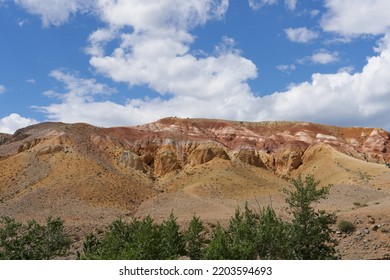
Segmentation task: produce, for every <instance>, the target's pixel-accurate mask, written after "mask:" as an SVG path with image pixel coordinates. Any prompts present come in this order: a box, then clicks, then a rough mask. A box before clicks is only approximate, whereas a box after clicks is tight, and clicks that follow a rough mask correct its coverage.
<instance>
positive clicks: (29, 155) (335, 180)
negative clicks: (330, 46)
mask: <svg viewBox="0 0 390 280" xmlns="http://www.w3.org/2000/svg"><path fill="white" fill-rule="evenodd" d="M389 161H390V134H389V133H388V132H386V131H384V130H382V129H378V128H342V127H335V126H326V125H319V124H312V123H299V122H259V123H249V122H230V121H223V120H207V119H179V118H167V119H162V120H160V121H157V122H155V123H150V124H145V125H140V126H136V127H115V128H98V127H94V126H91V125H88V124H63V123H42V124H38V125H34V126H30V127H27V128H24V129H21V130H18V131H17V132H16V133H15V134H14V135H6V134H1V135H0V169H1V173H0V201H1V204H0V212H1V214H2V215H11V216H14V217H16V218H18V219H21V220H28V219H31V218H34V219H37V220H38V221H43V220H44V219H46V217H47V216H49V215H53V216H61V217H63V218H64V219H65V221H66V222H67V223H68V224H70V225H73V226H75V227H78V226H81V225H89V226H91V227H93V226H94V225H102V224H107V223H108V222H110V221H112V219H114V218H117V217H119V216H122V217H126V216H130V215H140V216H142V215H148V214H150V215H152V216H153V217H154V218H156V219H160V218H161V219H163V218H165V217H167V216H168V215H169V213H170V212H171V211H173V212H175V213H176V214H177V215H178V216H179V218H180V219H181V220H182V221H183V222H185V221H186V220H188V219H189V218H190V217H192V215H193V214H197V215H200V216H201V217H203V218H205V219H206V220H208V221H211V222H213V221H220V220H224V219H225V220H227V219H228V218H229V217H230V216H231V215H232V213H233V212H234V209H235V208H236V207H237V205H241V204H242V203H244V202H245V201H249V202H250V203H252V204H253V205H266V204H269V203H272V204H273V205H274V206H275V207H276V208H278V207H279V208H280V209H283V207H284V206H283V197H282V196H281V194H280V189H281V188H283V187H286V186H288V184H289V181H288V180H289V179H290V178H292V177H295V176H298V175H299V174H302V175H305V174H313V175H314V176H315V177H316V178H318V179H320V180H321V182H323V183H324V184H328V183H332V184H335V186H334V187H333V188H332V192H331V197H330V199H329V200H328V201H326V202H324V204H323V205H324V207H326V208H327V209H329V210H332V211H337V212H338V213H340V215H341V216H344V217H347V218H350V219H352V218H353V219H355V218H356V219H358V218H357V217H358V216H359V217H360V216H362V215H363V216H364V215H371V214H370V213H371V212H370V211H372V213H373V214H375V215H378V217H379V216H380V217H382V219H384V220H386V219H387V218H386V217H387V216H386V213H389V212H388V211H389V210H390V202H389V199H388V196H389V193H390V180H389V171H390V169H389V168H387V167H386V166H385V163H386V162H389ZM354 202H355V204H356V203H361V204H364V205H366V206H367V207H357V206H356V205H354ZM354 215H355V216H356V217H355V216H354ZM387 222H390V221H387ZM384 224H385V223H384Z"/></svg>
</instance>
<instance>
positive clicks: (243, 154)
mask: <svg viewBox="0 0 390 280" xmlns="http://www.w3.org/2000/svg"><path fill="white" fill-rule="evenodd" d="M235 158H236V159H238V160H239V161H241V162H243V163H246V164H249V165H253V166H256V167H261V168H266V165H265V164H264V162H263V161H262V160H261V159H260V155H259V153H258V152H257V151H256V150H254V149H251V150H250V149H242V150H239V151H238V152H237V153H236V154H235Z"/></svg>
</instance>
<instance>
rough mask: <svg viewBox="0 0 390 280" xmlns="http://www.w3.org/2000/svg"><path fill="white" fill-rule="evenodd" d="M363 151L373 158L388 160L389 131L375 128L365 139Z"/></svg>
mask: <svg viewBox="0 0 390 280" xmlns="http://www.w3.org/2000/svg"><path fill="white" fill-rule="evenodd" d="M362 151H363V152H364V153H365V154H366V155H367V156H368V157H371V158H374V159H376V160H378V161H385V162H387V161H388V159H389V153H390V136H389V133H387V132H386V131H384V130H382V129H374V130H373V131H372V132H371V134H370V135H369V136H368V137H367V138H366V139H365V141H364V143H363V146H362Z"/></svg>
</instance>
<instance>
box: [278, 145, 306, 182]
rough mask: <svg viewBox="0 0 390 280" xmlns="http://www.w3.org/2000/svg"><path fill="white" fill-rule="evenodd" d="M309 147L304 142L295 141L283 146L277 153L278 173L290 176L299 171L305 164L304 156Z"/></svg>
mask: <svg viewBox="0 0 390 280" xmlns="http://www.w3.org/2000/svg"><path fill="white" fill-rule="evenodd" d="M308 146H309V145H308V144H307V143H305V142H302V141H294V142H288V143H285V144H282V145H281V146H280V147H279V148H278V149H277V150H276V152H275V168H276V172H277V173H279V174H281V175H288V174H289V173H290V172H291V171H293V170H296V169H298V167H299V166H300V165H301V164H302V162H303V159H302V157H303V155H304V153H305V151H306V149H307V147H308Z"/></svg>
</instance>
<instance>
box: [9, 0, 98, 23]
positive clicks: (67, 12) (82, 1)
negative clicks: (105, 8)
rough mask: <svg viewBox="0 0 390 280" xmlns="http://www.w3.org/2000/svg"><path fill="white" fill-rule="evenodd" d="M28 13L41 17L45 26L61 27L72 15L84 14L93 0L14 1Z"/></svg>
mask: <svg viewBox="0 0 390 280" xmlns="http://www.w3.org/2000/svg"><path fill="white" fill-rule="evenodd" d="M14 2H15V3H16V4H18V5H20V6H21V7H23V8H24V9H25V10H26V11H27V12H29V13H31V14H34V15H38V16H40V17H41V20H42V24H43V26H46V27H47V26H49V25H61V24H62V23H64V22H67V21H68V19H69V17H70V16H71V15H74V14H76V13H77V12H84V11H87V10H89V9H90V8H91V7H92V4H93V2H94V1H92V0H66V1H58V0H55V1H53V0H14Z"/></svg>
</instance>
